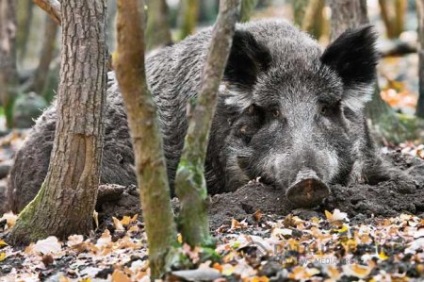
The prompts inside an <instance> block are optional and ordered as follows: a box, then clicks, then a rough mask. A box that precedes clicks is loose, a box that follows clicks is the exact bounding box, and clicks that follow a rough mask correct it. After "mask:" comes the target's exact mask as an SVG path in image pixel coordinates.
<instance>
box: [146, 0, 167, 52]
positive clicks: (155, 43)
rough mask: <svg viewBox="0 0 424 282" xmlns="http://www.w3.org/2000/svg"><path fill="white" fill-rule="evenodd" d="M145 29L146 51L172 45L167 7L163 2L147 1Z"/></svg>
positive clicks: (156, 0) (159, 0)
mask: <svg viewBox="0 0 424 282" xmlns="http://www.w3.org/2000/svg"><path fill="white" fill-rule="evenodd" d="M147 7H148V10H147V13H148V17H147V27H146V39H147V50H152V49H154V48H157V47H162V46H166V45H169V44H171V43H172V38H171V30H170V27H169V22H168V18H169V17H168V5H167V4H166V1H165V0H150V1H148V6H147Z"/></svg>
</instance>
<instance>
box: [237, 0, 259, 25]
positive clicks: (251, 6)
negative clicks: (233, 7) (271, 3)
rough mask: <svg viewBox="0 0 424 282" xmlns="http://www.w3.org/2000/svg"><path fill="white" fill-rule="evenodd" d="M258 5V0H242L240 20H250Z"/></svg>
mask: <svg viewBox="0 0 424 282" xmlns="http://www.w3.org/2000/svg"><path fill="white" fill-rule="evenodd" d="M257 5H258V0H242V1H241V9H240V22H247V21H249V20H250V17H251V16H252V13H253V11H254V10H255V7H256V6H257Z"/></svg>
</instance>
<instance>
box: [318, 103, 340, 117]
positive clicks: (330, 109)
mask: <svg viewBox="0 0 424 282" xmlns="http://www.w3.org/2000/svg"><path fill="white" fill-rule="evenodd" d="M340 105H341V103H340V101H338V102H337V103H336V104H334V105H328V104H322V105H321V106H320V108H319V112H320V114H321V115H322V116H325V117H330V116H334V115H337V114H338V113H339V112H340Z"/></svg>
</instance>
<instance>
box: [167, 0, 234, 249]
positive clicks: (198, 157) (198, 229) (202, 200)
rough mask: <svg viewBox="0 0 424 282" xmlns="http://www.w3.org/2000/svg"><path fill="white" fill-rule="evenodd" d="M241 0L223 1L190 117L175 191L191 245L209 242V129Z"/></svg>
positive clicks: (185, 236)
mask: <svg viewBox="0 0 424 282" xmlns="http://www.w3.org/2000/svg"><path fill="white" fill-rule="evenodd" d="M239 11H240V0H223V1H221V2H220V7H219V14H218V19H217V22H216V24H215V26H214V29H213V33H212V40H211V42H210V45H209V51H208V55H207V59H206V64H205V66H204V69H203V74H202V76H201V77H202V78H203V80H202V82H201V87H200V91H199V94H198V97H197V104H196V106H195V108H194V111H193V113H192V115H191V118H190V120H189V127H188V132H187V136H186V138H185V144H184V149H183V153H182V156H181V160H180V164H179V166H178V170H177V177H176V181H175V184H176V192H177V195H178V197H179V199H180V203H181V211H180V217H179V225H180V228H181V233H182V236H183V241H184V242H186V243H188V244H189V245H190V246H198V245H210V244H211V243H212V241H211V237H210V234H209V223H208V214H207V205H208V197H207V190H206V182H205V177H204V163H205V158H206V148H207V144H208V137H209V130H210V125H211V123H212V117H213V114H214V112H215V104H216V96H217V92H218V87H219V84H220V82H221V79H222V76H223V73H224V68H225V64H226V62H227V59H228V55H229V52H230V48H231V44H232V37H233V34H234V30H235V24H236V21H237V19H238V18H239Z"/></svg>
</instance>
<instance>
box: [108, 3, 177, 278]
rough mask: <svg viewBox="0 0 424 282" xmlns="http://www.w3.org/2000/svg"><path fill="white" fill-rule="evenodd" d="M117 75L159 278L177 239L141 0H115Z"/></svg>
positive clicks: (154, 271)
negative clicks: (148, 74)
mask: <svg viewBox="0 0 424 282" xmlns="http://www.w3.org/2000/svg"><path fill="white" fill-rule="evenodd" d="M117 38H118V46H117V55H116V60H115V61H114V65H115V69H116V77H117V79H118V83H119V87H120V89H121V92H122V96H123V97H124V102H125V106H126V108H127V113H128V116H127V118H128V125H129V128H130V131H131V138H132V143H133V148H134V156H135V166H136V175H137V183H138V186H139V189H140V198H141V207H142V209H143V218H144V222H145V227H146V233H147V239H148V245H149V265H150V270H151V277H152V278H161V277H162V276H163V274H164V273H165V269H166V256H167V254H168V253H169V252H170V251H171V248H172V247H173V246H174V245H175V244H176V240H177V232H176V227H175V223H174V217H173V213H172V210H171V203H170V190H169V184H168V177H167V173H166V167H165V160H164V156H163V152H162V137H161V135H160V130H159V126H158V124H157V117H156V107H155V105H154V103H153V99H152V97H151V94H150V93H149V90H148V88H147V83H146V73H145V66H144V1H143V0H118V16H117Z"/></svg>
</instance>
